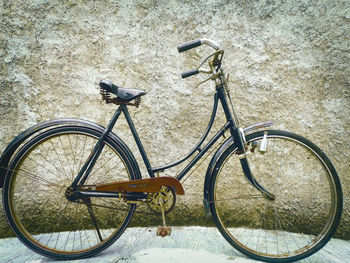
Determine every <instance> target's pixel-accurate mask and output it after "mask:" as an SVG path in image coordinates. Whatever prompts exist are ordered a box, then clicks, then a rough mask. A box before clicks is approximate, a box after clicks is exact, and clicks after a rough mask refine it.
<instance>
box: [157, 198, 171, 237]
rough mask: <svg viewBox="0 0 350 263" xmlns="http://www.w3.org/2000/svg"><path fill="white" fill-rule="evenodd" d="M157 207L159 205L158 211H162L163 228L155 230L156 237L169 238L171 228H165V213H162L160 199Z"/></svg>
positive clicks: (159, 227) (161, 200) (161, 201)
mask: <svg viewBox="0 0 350 263" xmlns="http://www.w3.org/2000/svg"><path fill="white" fill-rule="evenodd" d="M159 205H160V209H161V211H162V219H163V226H158V228H157V236H161V237H165V236H170V234H171V227H170V226H166V222H165V213H164V208H163V199H162V198H160V200H159Z"/></svg>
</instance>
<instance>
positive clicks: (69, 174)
mask: <svg viewBox="0 0 350 263" xmlns="http://www.w3.org/2000/svg"><path fill="white" fill-rule="evenodd" d="M100 136H101V132H99V131H96V130H93V129H90V128H86V127H80V126H79V127H76V126H68V127H59V128H54V129H51V130H48V131H45V132H43V133H41V134H39V135H37V136H36V137H35V138H33V139H32V140H30V141H29V142H28V143H27V144H25V145H24V146H23V147H22V148H21V149H20V150H19V152H18V153H17V154H16V156H15V157H14V159H13V161H12V162H11V164H10V167H9V171H8V174H7V177H6V180H5V184H4V189H3V197H4V199H3V200H4V210H5V213H6V216H7V219H8V222H9V224H10V225H11V227H12V229H13V230H14V232H15V233H16V235H17V236H18V238H19V239H20V240H21V241H22V242H23V243H24V244H25V245H27V246H28V247H29V248H31V249H32V250H34V251H35V252H37V253H39V254H42V255H45V256H48V257H52V258H57V259H77V258H84V257H89V256H92V255H94V254H96V253H98V252H100V251H102V250H103V249H105V248H107V247H108V246H109V245H111V244H112V243H113V242H114V241H115V240H116V239H118V238H119V237H120V235H121V234H122V233H123V232H124V230H125V229H126V227H127V225H128V223H129V222H130V220H131V218H132V215H133V213H134V210H135V205H126V204H125V202H124V201H121V200H119V199H114V198H95V197H91V198H86V199H78V200H76V201H69V200H68V199H67V198H66V190H67V188H68V187H69V186H70V185H71V183H72V182H73V180H74V178H75V176H76V175H77V173H78V171H79V170H80V168H81V167H82V166H83V165H84V162H85V161H86V159H87V158H88V156H89V154H90V153H91V150H92V149H93V147H94V146H95V144H96V142H97V140H98V138H99V137H100ZM104 144H105V146H104V148H103V151H102V153H101V155H100V156H99V158H98V159H97V162H96V164H95V166H94V168H93V169H92V171H91V174H90V175H89V177H88V179H87V181H86V182H85V185H94V184H98V183H108V182H114V181H119V180H132V179H135V178H134V172H133V168H132V163H131V162H130V161H129V159H128V158H127V155H126V154H125V149H123V148H122V147H120V144H118V142H116V141H115V140H112V139H111V138H109V137H107V138H106V139H105V141H104Z"/></svg>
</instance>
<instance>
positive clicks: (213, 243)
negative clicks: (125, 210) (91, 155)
mask: <svg viewBox="0 0 350 263" xmlns="http://www.w3.org/2000/svg"><path fill="white" fill-rule="evenodd" d="M0 262H1V263H2V262H6V263H7V262H13V263H16V262H20V263H44V262H67V261H56V260H53V259H49V258H45V257H43V256H40V255H38V254H36V253H34V252H32V251H31V250H29V249H28V248H27V247H26V246H24V245H23V244H22V243H21V242H20V241H19V240H18V239H17V238H4V239H0ZM73 262H77V263H78V262H79V263H80V262H88V263H89V262H94V263H96V262H116V263H158V262H159V263H160V262H162V263H164V262H167V263H177V262H181V263H186V262H191V263H192V262H201V263H209V262H210V263H253V262H259V261H256V260H252V259H249V258H247V257H246V256H244V255H242V254H241V253H239V252H238V251H236V250H235V249H234V248H232V247H231V246H230V245H229V244H228V243H227V242H226V241H225V240H224V238H223V237H222V236H221V234H220V233H219V231H218V230H217V229H216V228H206V227H173V229H172V234H171V236H167V237H165V238H162V237H157V236H156V228H155V227H153V228H128V229H126V231H125V233H124V234H123V235H122V236H121V237H120V238H119V239H118V240H117V241H116V242H115V243H114V244H113V245H112V246H111V247H109V248H108V249H106V250H104V251H103V252H101V253H99V254H97V255H95V256H94V257H92V258H88V259H83V260H76V261H73ZM299 262H309V263H323V262H327V263H333V262H334V263H344V262H347V263H350V241H345V240H340V239H332V240H331V241H330V242H329V243H328V244H327V245H326V246H325V247H324V248H323V249H321V250H320V251H319V252H317V253H316V254H314V255H312V256H310V257H308V258H306V259H303V260H301V261H299Z"/></svg>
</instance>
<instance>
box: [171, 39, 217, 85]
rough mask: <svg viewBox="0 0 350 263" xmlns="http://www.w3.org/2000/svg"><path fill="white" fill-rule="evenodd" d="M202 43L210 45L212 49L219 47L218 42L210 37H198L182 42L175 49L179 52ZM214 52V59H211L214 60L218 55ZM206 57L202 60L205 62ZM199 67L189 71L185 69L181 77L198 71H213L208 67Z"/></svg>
mask: <svg viewBox="0 0 350 263" xmlns="http://www.w3.org/2000/svg"><path fill="white" fill-rule="evenodd" d="M202 44H205V45H208V46H210V47H212V48H213V49H215V50H216V51H218V50H220V47H219V45H218V44H216V43H215V42H214V41H212V40H210V39H206V38H201V39H200V38H197V39H194V40H192V41H188V42H185V43H182V44H180V45H178V47H177V50H178V51H179V53H181V52H184V51H187V50H190V49H192V48H195V47H199V46H201V45H202ZM214 54H215V56H214V59H213V60H216V59H217V56H218V55H217V54H216V53H214ZM214 54H213V55H214ZM209 57H210V56H209ZM209 57H208V58H209ZM208 58H207V59H208ZM207 59H205V60H204V62H205V61H206V60H207ZM204 62H203V63H204ZM203 63H202V64H201V66H202V65H203ZM201 66H199V68H200V67H201ZM199 68H197V69H193V70H189V71H186V72H183V73H182V74H181V77H182V78H183V79H185V78H188V77H191V76H193V75H196V74H198V73H207V74H210V73H212V72H213V71H212V69H209V70H203V69H201V70H200V69H199Z"/></svg>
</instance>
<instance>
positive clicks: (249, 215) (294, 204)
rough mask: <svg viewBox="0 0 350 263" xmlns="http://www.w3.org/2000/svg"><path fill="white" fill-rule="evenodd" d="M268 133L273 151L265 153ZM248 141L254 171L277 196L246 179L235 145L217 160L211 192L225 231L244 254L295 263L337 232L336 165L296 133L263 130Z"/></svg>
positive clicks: (338, 196) (339, 197)
mask: <svg viewBox="0 0 350 263" xmlns="http://www.w3.org/2000/svg"><path fill="white" fill-rule="evenodd" d="M264 134H265V135H266V139H267V142H268V146H267V151H266V152H260V150H259V147H260V146H259V145H260V142H261V141H262V140H263V137H264ZM246 140H247V143H248V147H249V150H250V153H248V154H247V156H248V160H249V163H250V168H251V170H252V173H253V176H254V177H255V179H256V181H257V182H258V183H259V184H260V185H261V186H263V187H264V188H265V189H266V190H267V191H268V192H270V193H272V194H274V195H275V199H274V200H269V199H268V198H265V197H264V195H263V194H262V193H261V192H260V191H258V190H257V189H256V188H255V187H253V186H252V184H250V183H249V182H248V180H246V178H245V176H244V174H243V172H242V168H241V166H240V162H239V159H238V158H237V157H238V154H237V147H236V145H235V144H231V145H230V146H229V147H228V148H227V149H226V150H225V151H224V152H223V154H222V155H221V157H220V158H219V160H218V161H217V163H216V165H215V168H214V173H213V176H212V179H211V182H210V192H209V198H210V199H209V205H210V211H211V214H212V216H213V219H214V221H215V223H216V226H217V228H218V229H219V231H220V232H221V234H222V236H223V237H224V238H225V239H226V240H227V241H228V242H229V243H230V244H231V245H232V246H233V247H234V248H236V249H237V250H238V251H240V252H241V253H243V254H245V255H247V256H249V257H251V258H254V259H257V260H262V261H267V262H292V261H296V260H300V259H302V258H305V257H308V256H310V255H312V254H313V253H315V252H317V251H318V250H320V249H321V248H322V247H323V246H324V245H325V244H326V243H327V242H328V241H329V239H330V238H331V237H332V235H333V234H334V232H335V230H336V228H337V226H338V224H339V221H340V218H341V213H342V200H343V198H342V190H341V184H340V181H339V177H338V175H337V172H336V170H335V168H334V166H333V164H332V163H331V161H330V160H329V158H328V157H327V156H326V154H325V153H324V152H322V151H321V150H320V149H319V148H318V147H317V146H316V145H315V144H313V143H312V142H311V141H309V140H307V139H306V138H304V137H302V136H299V135H296V134H294V133H290V132H285V131H278V130H267V131H259V132H255V133H252V134H249V135H247V136H246ZM262 150H263V149H262ZM240 171H241V172H240Z"/></svg>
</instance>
